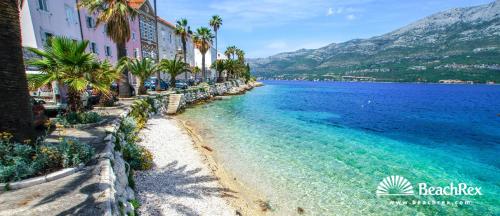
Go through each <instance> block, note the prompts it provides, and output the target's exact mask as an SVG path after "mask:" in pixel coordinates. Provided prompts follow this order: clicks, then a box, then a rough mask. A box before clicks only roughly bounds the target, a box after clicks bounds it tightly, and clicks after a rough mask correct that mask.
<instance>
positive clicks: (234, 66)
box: [224, 59, 241, 78]
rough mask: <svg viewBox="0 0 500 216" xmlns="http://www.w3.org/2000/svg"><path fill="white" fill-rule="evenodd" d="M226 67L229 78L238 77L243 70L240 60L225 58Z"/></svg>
mask: <svg viewBox="0 0 500 216" xmlns="http://www.w3.org/2000/svg"><path fill="white" fill-rule="evenodd" d="M224 69H225V70H226V72H227V77H228V78H236V77H237V76H238V75H239V74H240V72H241V63H240V62H239V61H238V60H234V59H226V60H224Z"/></svg>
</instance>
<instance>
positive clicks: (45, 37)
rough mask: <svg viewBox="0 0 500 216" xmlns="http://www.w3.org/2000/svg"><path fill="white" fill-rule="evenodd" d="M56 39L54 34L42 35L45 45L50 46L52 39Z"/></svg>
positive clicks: (46, 33)
mask: <svg viewBox="0 0 500 216" xmlns="http://www.w3.org/2000/svg"><path fill="white" fill-rule="evenodd" d="M53 37H54V34H52V33H49V32H43V33H42V40H43V41H42V42H43V43H44V44H45V45H47V46H48V45H50V39H52V38H53Z"/></svg>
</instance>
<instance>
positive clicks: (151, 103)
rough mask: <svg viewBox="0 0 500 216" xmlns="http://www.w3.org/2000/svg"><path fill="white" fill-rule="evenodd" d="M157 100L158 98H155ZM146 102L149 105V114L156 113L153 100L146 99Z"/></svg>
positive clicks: (150, 98)
mask: <svg viewBox="0 0 500 216" xmlns="http://www.w3.org/2000/svg"><path fill="white" fill-rule="evenodd" d="M157 99H158V98H157ZM145 100H146V102H147V103H148V104H149V106H150V109H149V111H150V112H153V113H158V109H157V108H156V104H155V103H156V102H155V99H154V98H152V97H147V98H146V99H145Z"/></svg>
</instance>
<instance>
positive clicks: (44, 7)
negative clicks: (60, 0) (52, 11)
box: [38, 0, 49, 11]
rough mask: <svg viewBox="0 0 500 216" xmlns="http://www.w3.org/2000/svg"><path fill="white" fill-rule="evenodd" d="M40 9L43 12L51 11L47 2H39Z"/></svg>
mask: <svg viewBox="0 0 500 216" xmlns="http://www.w3.org/2000/svg"><path fill="white" fill-rule="evenodd" d="M38 8H39V9H40V10H42V11H49V8H48V7H47V0H38Z"/></svg>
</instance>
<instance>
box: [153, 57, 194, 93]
mask: <svg viewBox="0 0 500 216" xmlns="http://www.w3.org/2000/svg"><path fill="white" fill-rule="evenodd" d="M159 68H160V70H162V71H166V72H167V73H168V74H169V75H170V86H171V87H172V88H174V87H175V77H177V76H178V75H179V74H182V73H184V72H187V71H189V65H188V64H187V63H185V62H182V61H181V60H180V59H178V58H177V57H176V58H175V59H173V60H168V59H162V60H161V61H160V65H159Z"/></svg>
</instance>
